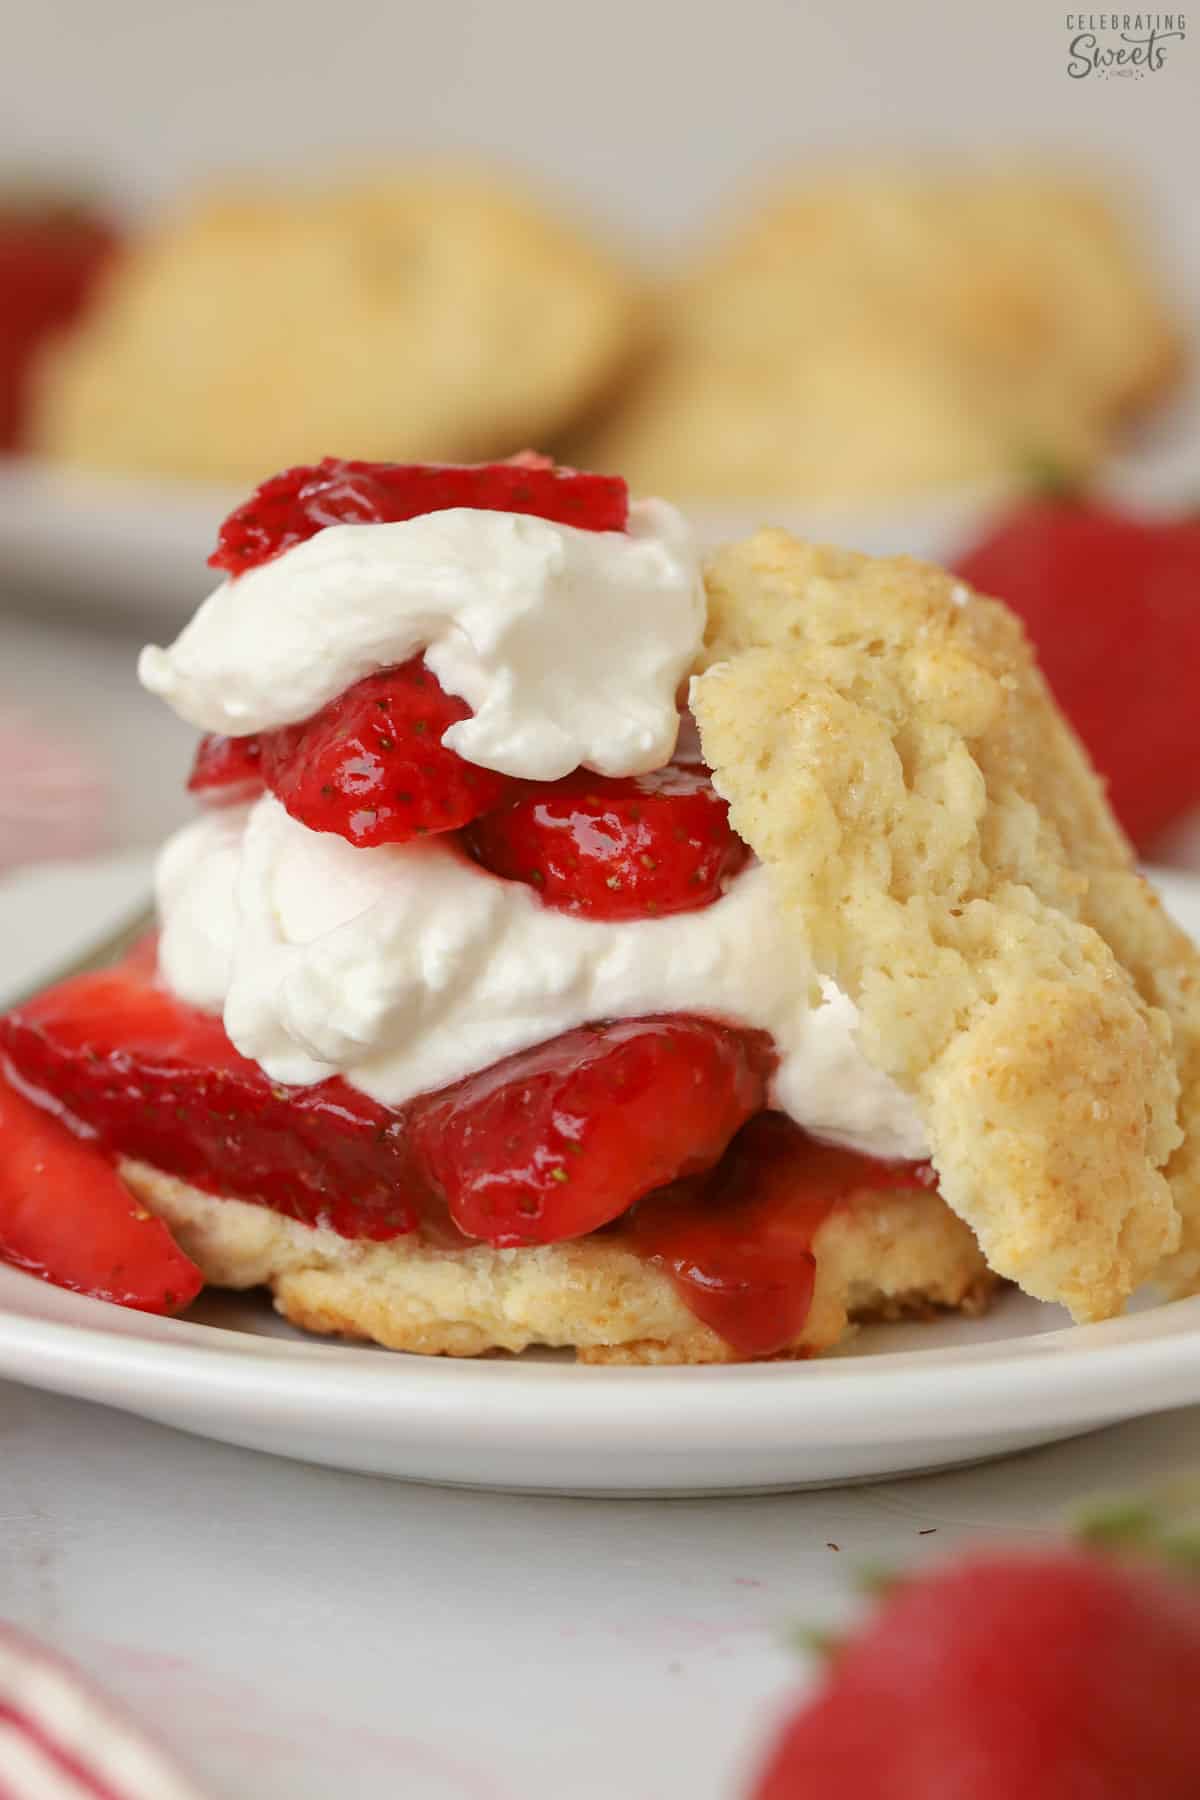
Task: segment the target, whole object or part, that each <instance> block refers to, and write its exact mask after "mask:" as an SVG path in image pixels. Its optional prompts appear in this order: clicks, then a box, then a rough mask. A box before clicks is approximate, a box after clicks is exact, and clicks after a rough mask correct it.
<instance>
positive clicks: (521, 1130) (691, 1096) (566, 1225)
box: [413, 1016, 772, 1247]
mask: <svg viewBox="0 0 1200 1800" xmlns="http://www.w3.org/2000/svg"><path fill="white" fill-rule="evenodd" d="M771 1062H772V1051H771V1046H770V1040H769V1039H768V1038H767V1037H766V1036H765V1035H764V1034H763V1033H759V1032H747V1031H741V1030H738V1029H737V1028H736V1027H733V1026H728V1025H720V1024H717V1023H715V1022H713V1021H710V1020H707V1019H694V1018H678V1017H671V1016H664V1017H661V1018H655V1019H629V1020H622V1021H619V1022H617V1023H614V1024H604V1025H593V1026H584V1027H581V1028H580V1029H579V1030H577V1031H570V1032H567V1033H565V1034H564V1035H563V1036H562V1037H559V1038H555V1039H553V1040H552V1041H551V1042H550V1043H548V1044H544V1045H541V1046H540V1047H539V1048H537V1049H535V1050H529V1051H522V1052H521V1053H520V1054H519V1055H517V1056H514V1057H509V1058H507V1059H506V1060H505V1061H504V1062H501V1063H497V1064H496V1065H495V1066H494V1067H492V1068H490V1069H486V1070H484V1071H482V1073H480V1074H478V1075H470V1076H468V1077H467V1078H466V1080H465V1081H461V1082H459V1083H457V1084H456V1085H455V1086H454V1087H451V1088H447V1089H445V1090H444V1091H443V1092H441V1093H440V1094H435V1095H431V1096H429V1097H428V1098H427V1099H426V1100H424V1101H421V1102H418V1103H417V1106H416V1107H415V1108H414V1120H413V1134H414V1142H415V1145H416V1148H417V1153H418V1155H419V1157H420V1159H421V1161H422V1163H423V1165H424V1167H425V1168H426V1169H427V1171H428V1173H429V1175H430V1177H431V1179H432V1181H433V1182H434V1183H435V1185H436V1186H437V1187H438V1188H439V1189H440V1191H441V1192H442V1193H443V1194H444V1195H445V1197H446V1202H447V1204H448V1206H449V1209H450V1215H451V1217H452V1218H453V1220H454V1222H455V1224H456V1225H457V1226H458V1227H459V1229H460V1230H461V1231H463V1232H465V1233H466V1234H467V1235H468V1236H469V1237H476V1238H482V1239H485V1240H486V1241H487V1242H488V1243H489V1244H496V1245H499V1246H501V1247H511V1246H516V1245H521V1244H544V1243H552V1242H555V1241H556V1240H558V1239H561V1238H573V1237H581V1236H583V1235H584V1233H586V1232H589V1231H595V1230H596V1229H597V1227H598V1226H601V1225H605V1224H607V1223H608V1222H609V1221H610V1220H611V1219H615V1218H617V1217H618V1216H619V1215H620V1214H621V1213H623V1212H624V1211H626V1209H627V1208H628V1207H629V1206H631V1205H632V1204H633V1202H634V1201H635V1200H638V1199H640V1198H641V1196H642V1195H643V1194H646V1193H648V1192H649V1191H650V1190H651V1189H652V1188H656V1187H660V1186H661V1185H662V1184H663V1183H665V1182H668V1181H674V1180H677V1179H679V1178H681V1177H683V1176H686V1175H689V1174H693V1173H695V1172H697V1171H699V1170H701V1169H706V1168H710V1167H711V1166H712V1164H713V1163H714V1162H716V1160H717V1158H718V1157H719V1156H720V1155H721V1152H722V1151H723V1150H724V1148H725V1146H726V1144H728V1142H729V1140H730V1138H732V1136H733V1135H734V1133H735V1131H737V1129H738V1127H739V1126H740V1125H742V1124H743V1123H744V1122H745V1120H746V1119H747V1118H749V1117H750V1115H751V1114H752V1113H754V1112H757V1111H758V1109H759V1108H760V1107H761V1106H762V1105H763V1102H764V1098H765V1084H766V1077H767V1075H768V1073H769V1070H770V1067H771Z"/></svg>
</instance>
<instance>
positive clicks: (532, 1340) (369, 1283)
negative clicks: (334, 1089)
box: [121, 1161, 996, 1363]
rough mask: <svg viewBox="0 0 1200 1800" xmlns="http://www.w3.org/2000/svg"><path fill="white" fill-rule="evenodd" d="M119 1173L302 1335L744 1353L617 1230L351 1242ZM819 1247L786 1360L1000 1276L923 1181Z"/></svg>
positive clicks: (702, 1354) (659, 1359)
mask: <svg viewBox="0 0 1200 1800" xmlns="http://www.w3.org/2000/svg"><path fill="white" fill-rule="evenodd" d="M121 1172H122V1174H123V1176H124V1179H125V1180H126V1181H127V1182H128V1184H129V1186H130V1188H131V1189H132V1190H133V1192H134V1193H135V1194H136V1195H137V1197H138V1198H139V1199H140V1200H141V1202H142V1203H143V1205H145V1206H146V1207H147V1208H148V1209H149V1210H150V1211H151V1212H153V1213H156V1214H157V1215H158V1217H159V1218H161V1219H162V1220H163V1221H164V1222H165V1223H166V1224H167V1225H168V1226H169V1228H170V1230H171V1231H172V1233H173V1234H174V1236H175V1238H176V1239H177V1241H178V1242H179V1244H180V1246H181V1248H182V1249H184V1250H185V1251H186V1252H187V1254H188V1255H189V1256H191V1257H192V1258H193V1259H194V1260H195V1262H196V1263H197V1264H198V1266H199V1268H200V1270H201V1271H202V1273H203V1275H204V1278H205V1280H206V1281H207V1282H209V1283H210V1284H212V1285H213V1286H215V1287H225V1288H255V1287H267V1288H270V1290H271V1293H272V1294H273V1296H274V1301H275V1306H276V1309H277V1310H278V1311H279V1312H280V1313H282V1314H283V1316H284V1318H286V1319H289V1320H290V1321H291V1322H292V1324H294V1325H299V1326H302V1327H303V1328H304V1329H305V1330H306V1331H316V1332H325V1333H332V1334H340V1335H342V1336H344V1337H348V1338H360V1339H366V1340H368V1341H370V1342H374V1343H377V1344H383V1345H385V1346H386V1347H387V1348H388V1349H391V1350H409V1351H415V1352H418V1353H419V1354H421V1355H426V1356H483V1355H486V1354H487V1353H488V1352H490V1351H496V1350H505V1351H521V1350H527V1349H529V1348H531V1347H533V1346H535V1345H542V1346H550V1347H553V1348H556V1349H572V1350H574V1351H575V1354H576V1357H577V1358H578V1360H579V1361H580V1362H587V1363H716V1362H736V1361H739V1360H742V1359H741V1358H739V1356H738V1355H737V1353H736V1351H734V1350H733V1349H732V1348H731V1347H730V1346H729V1345H728V1344H726V1343H725V1342H724V1341H723V1339H721V1338H720V1337H718V1336H717V1334H716V1333H715V1332H714V1331H711V1330H710V1329H709V1327H708V1326H707V1325H704V1324H702V1323H701V1322H700V1320H699V1319H697V1318H695V1317H694V1316H693V1314H692V1313H691V1312H689V1310H688V1308H687V1306H686V1305H685V1304H684V1302H683V1300H682V1299H681V1298H680V1296H679V1294H678V1293H677V1292H676V1289H675V1286H674V1283H673V1282H672V1280H671V1279H670V1277H669V1276H668V1275H666V1274H664V1273H663V1271H662V1270H661V1269H659V1268H658V1267H657V1266H656V1265H655V1264H653V1263H651V1262H648V1261H645V1260H644V1259H643V1258H642V1257H640V1256H638V1255H636V1254H635V1253H634V1252H633V1251H632V1250H631V1249H629V1248H628V1247H627V1246H626V1245H624V1244H623V1243H622V1242H621V1239H620V1236H619V1234H618V1233H613V1232H611V1231H607V1230H606V1231H603V1232H597V1233H593V1234H592V1235H591V1236H588V1237H584V1238H577V1239H575V1240H573V1241H572V1242H569V1243H559V1244H544V1245H539V1246H537V1247H535V1248H531V1249H522V1250H495V1249H492V1248H490V1247H489V1246H488V1245H486V1244H479V1245H473V1246H472V1247H471V1248H469V1249H465V1250H459V1249H447V1248H445V1247H443V1246H441V1245H438V1244H432V1243H427V1242H423V1241H422V1240H421V1239H420V1237H419V1236H413V1237H411V1238H400V1239H395V1240H393V1241H391V1242H390V1243H384V1244H380V1243H370V1242H366V1241H352V1240H350V1239H347V1238H343V1237H339V1236H337V1235H336V1233H334V1232H332V1231H326V1230H323V1229H314V1228H313V1227H312V1226H310V1225H302V1224H299V1223H297V1222H296V1221H295V1220H293V1219H287V1218H284V1217H283V1216H282V1215H280V1214H279V1213H275V1212H272V1211H270V1210H269V1209H268V1208H267V1207H264V1206H256V1205H253V1204H251V1203H249V1202H247V1201H243V1200H228V1199H221V1198H218V1197H216V1196H214V1195H212V1194H206V1193H202V1192H201V1191H200V1190H199V1189H198V1188H194V1187H189V1186H188V1185H187V1183H186V1182H182V1181H178V1180H176V1178H175V1177H174V1176H171V1175H164V1174H163V1173H162V1172H161V1171H160V1170H157V1169H152V1168H149V1167H148V1166H147V1165H146V1164H144V1163H138V1162H129V1161H126V1162H124V1163H123V1164H122V1166H121ZM812 1249H813V1255H814V1257H815V1260H816V1282H815V1287H814V1291H813V1299H812V1305H811V1307H810V1309H809V1314H808V1318H807V1320H806V1322H805V1325H804V1328H803V1331H802V1332H801V1334H800V1336H799V1337H798V1338H797V1339H796V1341H795V1342H794V1343H792V1344H790V1345H789V1346H788V1347H787V1348H786V1349H785V1350H784V1351H782V1352H781V1353H780V1354H781V1355H782V1356H784V1357H800V1356H811V1355H816V1354H819V1353H820V1352H821V1351H823V1350H830V1349H832V1348H833V1346H834V1345H835V1344H837V1343H838V1342H839V1341H840V1340H841V1339H842V1338H843V1337H845V1336H846V1334H847V1332H849V1331H851V1330H852V1329H853V1328H854V1326H855V1325H856V1324H858V1323H861V1322H866V1321H868V1320H874V1319H893V1318H900V1317H905V1316H910V1317H911V1316H917V1317H920V1316H923V1315H929V1314H932V1313H936V1312H939V1311H942V1310H947V1309H955V1310H958V1311H962V1312H981V1311H983V1309H984V1308H985V1307H986V1305H987V1303H988V1300H989V1299H990V1297H991V1294H992V1292H993V1289H994V1287H995V1285H996V1278H995V1276H993V1275H992V1273H991V1272H990V1271H989V1269H988V1267H987V1265H986V1264H985V1262H984V1260H983V1257H982V1255H981V1254H980V1251H979V1247H978V1245H977V1244H976V1242H975V1239H974V1237H973V1236H972V1234H971V1232H970V1231H969V1230H968V1228H967V1227H966V1226H965V1225H964V1224H963V1223H962V1221H961V1220H959V1219H958V1218H956V1217H955V1215H954V1214H953V1213H952V1212H951V1211H950V1210H949V1208H948V1207H947V1206H946V1205H945V1204H944V1203H943V1202H942V1200H940V1199H939V1198H938V1196H937V1195H936V1194H935V1193H932V1192H931V1191H930V1190H929V1189H927V1188H913V1189H895V1188H893V1189H889V1190H887V1191H886V1192H883V1191H880V1192H873V1191H871V1190H869V1189H865V1188H864V1189H859V1190H857V1191H856V1192H855V1193H853V1194H851V1195H849V1196H848V1197H847V1198H846V1199H845V1200H843V1201H842V1202H840V1203H839V1204H838V1206H837V1207H836V1208H835V1210H834V1211H833V1212H832V1213H831V1214H830V1215H829V1217H828V1218H827V1219H826V1220H825V1221H824V1223H823V1224H822V1225H821V1226H820V1227H819V1229H818V1231H817V1232H816V1234H815V1236H814V1238H813V1245H812Z"/></svg>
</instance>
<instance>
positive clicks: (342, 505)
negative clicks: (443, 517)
mask: <svg viewBox="0 0 1200 1800" xmlns="http://www.w3.org/2000/svg"><path fill="white" fill-rule="evenodd" d="M459 506H462V507H473V508H475V509H477V510H481V511H484V512H514V513H525V514H528V515H530V516H532V517H535V518H540V519H551V520H554V521H555V522H557V523H558V524H560V525H574V526H577V527H579V528H580V529H582V530H585V531H624V529H625V526H626V523H627V521H628V517H629V491H628V489H627V487H626V485H625V483H624V482H623V481H622V480H620V479H619V478H618V477H617V476H614V475H589V474H583V473H580V472H579V471H578V470H576V469H566V468H559V467H557V466H556V465H555V464H554V463H553V462H552V461H551V460H550V459H549V458H547V457H540V456H534V455H532V454H530V453H528V452H527V453H525V454H524V455H522V456H516V457H513V458H512V459H511V460H510V461H509V462H501V463H386V462H347V461H345V460H343V459H342V458H341V457H336V456H327V457H325V458H324V459H323V460H322V461H321V462H319V463H313V464H303V465H301V466H299V467H297V468H293V469H284V470H283V471H282V473H281V474H279V475H273V476H272V477H271V478H270V480H269V481H264V482H263V483H262V484H261V485H260V486H259V487H257V488H256V489H255V490H254V493H253V494H252V495H251V496H250V498H249V500H247V501H245V502H244V503H243V504H242V505H241V506H239V507H237V508H236V509H235V510H234V511H233V512H231V513H230V515H229V517H228V518H227V519H226V520H225V522H224V524H223V525H222V526H221V529H220V533H219V534H218V538H217V548H216V550H215V551H214V552H213V554H212V555H211V556H210V557H209V559H208V560H209V563H210V564H211V565H212V567H213V568H214V569H224V570H226V571H227V572H228V573H229V574H230V575H241V574H244V573H245V571H246V570H247V569H252V568H254V567H255V566H256V565H257V564H259V563H264V562H269V561H270V560H271V558H272V557H274V556H279V555H281V554H282V552H283V551H285V550H290V549H291V548H292V546H293V545H294V544H302V543H304V542H305V540H306V539H308V538H311V537H315V536H316V534H317V532H319V531H323V530H325V528H326V527H327V526H329V525H384V524H395V523H398V522H399V521H401V520H403V519H414V518H417V517H419V516H420V515H421V514H422V513H431V512H442V511H445V510H446V509H447V508H449V507H459Z"/></svg>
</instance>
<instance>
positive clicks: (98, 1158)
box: [0, 1060, 203, 1313]
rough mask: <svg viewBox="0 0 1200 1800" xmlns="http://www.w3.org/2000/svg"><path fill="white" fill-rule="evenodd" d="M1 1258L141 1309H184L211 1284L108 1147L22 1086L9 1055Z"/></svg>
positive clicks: (1, 1113) (2, 1136)
mask: <svg viewBox="0 0 1200 1800" xmlns="http://www.w3.org/2000/svg"><path fill="white" fill-rule="evenodd" d="M0 1259H2V1260H3V1261H5V1262H9V1263H14V1264H15V1265H16V1266H17V1268H20V1269H26V1270H28V1271H29V1272H30V1273H31V1274H33V1275H39V1276H41V1278H42V1279H43V1280H44V1281H50V1282H53V1283H54V1285H55V1286H56V1287H64V1288H70V1289H72V1290H73V1291H74V1292H75V1293H77V1294H89V1295H91V1296H92V1297H93V1298H94V1299H97V1300H111V1301H114V1302H115V1303H116V1304H117V1305H118V1306H130V1307H134V1308H136V1309H137V1310H138V1311H140V1312H152V1313H176V1312H181V1311H182V1310H183V1308H184V1307H185V1306H188V1305H190V1304H191V1302H192V1301H193V1300H194V1299H195V1298H196V1295H197V1294H198V1293H199V1292H200V1289H201V1287H202V1286H203V1279H202V1277H201V1274H200V1271H199V1269H198V1268H197V1267H196V1265H195V1263H194V1262H193V1261H192V1260H191V1258H190V1257H188V1256H185V1255H184V1253H183V1251H182V1250H181V1249H180V1248H179V1246H178V1245H177V1244H176V1243H175V1240H174V1239H173V1238H172V1236H171V1234H170V1232H169V1231H168V1230H167V1228H166V1226H165V1225H164V1224H163V1223H162V1221H161V1220H160V1219H156V1218H154V1217H153V1216H152V1215H151V1214H149V1213H148V1212H146V1210H145V1209H144V1207H142V1206H140V1205H139V1204H138V1202H137V1201H136V1200H135V1199H134V1196H133V1195H132V1194H131V1193H130V1191H129V1189H128V1188H127V1187H126V1186H125V1183H124V1182H123V1181H122V1180H121V1178H120V1176H119V1175H118V1174H117V1171H116V1169H115V1168H114V1167H113V1164H112V1161H111V1159H110V1158H109V1157H108V1156H106V1155H105V1153H104V1151H103V1150H101V1149H100V1148H98V1146H97V1145H96V1144H95V1143H94V1142H91V1141H89V1140H87V1139H86V1138H82V1137H79V1136H77V1135H76V1134H75V1133H74V1132H73V1131H71V1130H70V1129H68V1127H67V1125H66V1124H65V1123H64V1121H63V1120H62V1119H61V1118H56V1117H55V1116H54V1114H53V1113H52V1112H49V1111H46V1110H45V1109H44V1108H43V1107H41V1106H38V1105H35V1104H34V1102H33V1101H32V1100H31V1099H29V1098H28V1097H27V1096H26V1095H25V1094H24V1093H22V1092H20V1091H19V1090H18V1088H17V1087H16V1086H15V1085H14V1083H13V1081H12V1080H10V1079H8V1078H6V1075H5V1073H4V1066H3V1062H2V1060H0Z"/></svg>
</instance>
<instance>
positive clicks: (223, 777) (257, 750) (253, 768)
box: [187, 732, 265, 806]
mask: <svg viewBox="0 0 1200 1800" xmlns="http://www.w3.org/2000/svg"><path fill="white" fill-rule="evenodd" d="M262 751H263V739H262V737H261V736H260V735H259V734H258V733H255V734H254V735H253V736H251V737H236V738H235V737H220V736H219V735H217V734H216V733H215V732H210V733H209V734H208V736H207V737H202V738H201V739H200V743H199V745H198V747H197V750H196V757H195V761H194V762H193V764H192V772H191V774H190V775H189V776H188V784H187V785H188V792H189V794H195V795H196V796H197V798H198V799H200V800H202V801H203V802H204V804H205V805H206V806H240V805H242V804H243V802H245V801H247V800H257V798H258V796H259V795H260V794H261V793H262V792H263V791H264V785H265V784H264V781H263V763H262Z"/></svg>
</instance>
